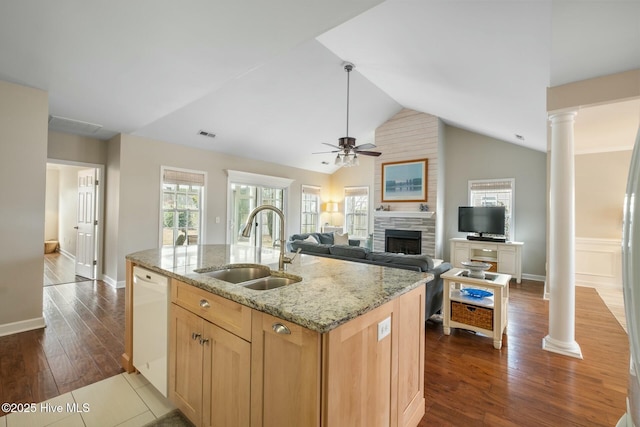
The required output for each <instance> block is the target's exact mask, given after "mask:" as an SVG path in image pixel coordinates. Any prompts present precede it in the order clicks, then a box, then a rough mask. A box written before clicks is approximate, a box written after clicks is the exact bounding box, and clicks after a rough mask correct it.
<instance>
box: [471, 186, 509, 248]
mask: <svg viewBox="0 0 640 427" xmlns="http://www.w3.org/2000/svg"><path fill="white" fill-rule="evenodd" d="M502 182H505V183H506V182H508V183H509V185H510V190H511V197H510V199H511V200H510V203H511V212H510V215H509V221H508V224H509V235H508V236H506V238H507V240H508V241H515V239H516V236H515V235H516V219H515V217H516V215H515V210H516V206H515V204H516V179H515V178H491V179H470V180H469V181H468V192H467V193H468V198H469V206H474V205H473V198H472V197H471V192H472V191H473V186H474V184H485V185H489V184H492V183H495V184H497V183H502Z"/></svg>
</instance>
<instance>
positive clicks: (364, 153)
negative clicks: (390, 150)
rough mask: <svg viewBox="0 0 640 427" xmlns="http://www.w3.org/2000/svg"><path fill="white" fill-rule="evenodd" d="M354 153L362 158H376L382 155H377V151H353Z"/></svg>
mask: <svg viewBox="0 0 640 427" xmlns="http://www.w3.org/2000/svg"><path fill="white" fill-rule="evenodd" d="M355 152H356V153H358V154H362V155H363V156H374V157H378V156H379V155H381V154H382V153H379V152H377V151H360V150H355Z"/></svg>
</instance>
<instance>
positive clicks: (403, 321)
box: [397, 286, 426, 427]
mask: <svg viewBox="0 0 640 427" xmlns="http://www.w3.org/2000/svg"><path fill="white" fill-rule="evenodd" d="M425 292H426V290H425V287H424V286H421V287H419V288H417V289H414V290H413V291H411V292H409V293H407V294H405V295H402V296H401V297H400V303H399V309H398V310H399V315H398V316H397V318H398V324H399V326H398V426H400V427H404V426H416V425H418V423H419V422H420V420H421V419H422V416H423V415H424V412H425V406H424V405H425V398H424V345H425V343H424V340H425V337H424V334H425V324H424V322H425V318H424V317H425V309H424V304H425Z"/></svg>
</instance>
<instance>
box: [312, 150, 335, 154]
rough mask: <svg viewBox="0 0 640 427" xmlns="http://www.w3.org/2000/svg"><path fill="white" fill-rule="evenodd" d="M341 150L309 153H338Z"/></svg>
mask: <svg viewBox="0 0 640 427" xmlns="http://www.w3.org/2000/svg"><path fill="white" fill-rule="evenodd" d="M341 151H342V150H333V151H319V152H317V153H311V154H329V153H339V152H341Z"/></svg>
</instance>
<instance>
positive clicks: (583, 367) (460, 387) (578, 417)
mask: <svg viewBox="0 0 640 427" xmlns="http://www.w3.org/2000/svg"><path fill="white" fill-rule="evenodd" d="M510 290H511V293H510V301H509V303H510V305H509V327H508V331H507V338H506V341H503V347H502V349H501V350H495V349H494V348H493V346H492V339H491V338H488V337H483V336H478V335H474V334H472V333H470V332H466V331H463V330H458V329H453V330H452V333H451V335H450V336H446V335H444V334H443V331H442V325H441V324H436V323H432V322H427V339H426V363H425V385H426V387H425V389H426V400H427V405H426V406H427V407H426V411H427V413H426V415H425V417H424V418H423V419H422V421H421V423H420V426H554V427H555V426H590V427H591V426H608V427H611V426H615V425H616V423H617V421H618V419H619V418H620V417H621V416H622V415H623V414H624V412H625V409H626V406H625V405H626V404H625V398H626V395H627V377H628V370H629V344H628V338H627V335H626V333H625V332H624V330H623V329H622V327H621V326H620V324H619V323H618V322H617V321H616V320H615V318H614V317H613V315H612V314H611V312H610V311H609V310H608V309H607V307H606V305H605V304H604V303H603V302H602V299H601V298H600V297H599V296H598V294H597V292H596V291H595V290H594V289H591V288H584V287H577V288H576V341H577V342H578V344H579V345H580V347H581V349H582V354H583V356H584V360H579V359H575V358H571V357H567V356H562V355H559V354H555V353H551V352H548V351H544V350H542V339H543V338H544V336H546V335H547V334H548V302H547V301H544V300H543V299H542V292H543V286H542V284H541V283H540V282H529V281H523V284H521V285H516V284H515V283H514V282H512V283H511V287H510Z"/></svg>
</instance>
